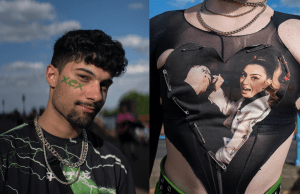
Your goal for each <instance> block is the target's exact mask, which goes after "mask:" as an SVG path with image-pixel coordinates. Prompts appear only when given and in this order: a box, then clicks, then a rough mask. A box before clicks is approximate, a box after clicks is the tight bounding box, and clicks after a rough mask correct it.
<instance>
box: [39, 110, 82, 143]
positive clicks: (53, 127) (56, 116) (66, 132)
mask: <svg viewBox="0 0 300 194" xmlns="http://www.w3.org/2000/svg"><path fill="white" fill-rule="evenodd" d="M38 123H39V124H40V126H41V127H42V128H43V129H44V130H45V131H47V132H48V133H50V134H52V135H54V136H57V137H60V138H66V139H68V138H74V137H77V136H78V135H79V134H80V133H81V131H82V129H79V128H78V127H73V126H72V125H71V124H70V123H69V122H68V121H67V120H66V119H65V117H63V116H62V115H61V114H60V113H58V112H56V111H54V110H53V111H51V110H50V109H49V108H48V107H47V108H46V110H45V112H44V113H43V114H42V116H40V118H39V119H38Z"/></svg>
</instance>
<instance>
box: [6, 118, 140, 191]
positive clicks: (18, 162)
mask: <svg viewBox="0 0 300 194" xmlns="http://www.w3.org/2000/svg"><path fill="white" fill-rule="evenodd" d="M35 133H36V132H35V129H34V125H33V122H29V123H28V124H24V125H21V126H19V127H16V128H14V129H12V130H9V131H8V132H6V133H3V134H1V135H0V166H1V167H0V172H1V174H0V176H1V178H0V193H16V191H18V193H19V194H23V193H24V194H29V193H43V194H51V193H53V194H60V193H61V194H64V193H65V192H64V191H63V192H61V190H60V184H61V183H59V182H58V181H57V180H55V179H53V176H52V175H51V173H50V172H48V171H47V167H46V163H45V159H44V153H43V150H42V147H41V145H40V143H39V141H38V139H37V138H36V136H35ZM43 133H44V136H45V138H46V139H47V141H48V142H49V143H50V144H51V146H52V147H53V148H54V149H55V150H56V151H57V152H58V153H59V154H60V155H61V157H62V158H63V159H67V160H68V161H69V162H72V163H73V162H77V161H78V159H79V156H80V153H81V147H82V136H81V135H80V136H78V137H76V138H73V139H63V138H58V137H56V136H53V135H51V134H49V133H47V132H46V131H44V130H43ZM87 135H88V143H89V150H88V154H87V158H86V161H85V162H84V164H83V165H82V166H81V169H80V170H81V171H80V176H79V180H78V181H76V182H75V183H73V184H72V185H70V187H71V189H72V191H73V193H74V194H79V193H80V194H81V193H90V192H92V193H122V194H127V193H135V186H134V182H133V177H132V172H131V168H130V165H129V163H128V161H127V159H126V158H125V156H123V154H122V153H121V152H120V151H119V150H118V149H116V148H115V147H114V146H112V145H111V144H110V143H108V142H106V141H103V140H102V139H101V138H100V137H98V136H97V135H95V134H94V133H92V132H91V131H89V130H87ZM59 168H60V169H61V170H60V171H61V172H63V173H64V176H65V178H66V180H67V181H69V182H70V181H72V180H75V175H76V173H77V168H69V167H66V166H64V165H63V164H61V163H60V165H59ZM54 170H55V169H54ZM58 170H59V169H58Z"/></svg>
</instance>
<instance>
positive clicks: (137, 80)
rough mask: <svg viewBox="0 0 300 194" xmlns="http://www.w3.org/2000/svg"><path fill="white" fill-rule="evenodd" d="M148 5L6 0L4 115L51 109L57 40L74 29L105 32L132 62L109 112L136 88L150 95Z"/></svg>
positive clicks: (0, 74)
mask: <svg viewBox="0 0 300 194" xmlns="http://www.w3.org/2000/svg"><path fill="white" fill-rule="evenodd" d="M148 20H149V3H148V0H93V1H83V0H76V1H74V0H41V1H35V0H13V1H11V0H4V1H3V0H1V1H0V26H1V27H0V50H1V54H0V56H1V63H0V90H1V92H0V103H1V104H0V107H1V109H0V111H1V113H2V110H3V106H2V100H3V99H4V100H5V107H4V108H5V112H9V111H12V110H14V109H15V108H17V109H18V110H19V111H21V112H22V111H23V104H22V94H25V96H26V102H25V105H26V106H25V109H26V112H27V113H28V112H29V111H30V109H31V108H32V107H33V106H34V107H36V108H39V107H40V106H44V107H46V106H47V102H48V96H49V85H48V83H47V82H46V79H45V72H46V67H47V65H48V64H49V63H50V61H51V58H52V54H53V46H54V43H55V41H56V40H57V39H58V38H59V37H61V36H62V35H63V34H64V33H65V32H66V31H69V30H73V29H100V30H103V31H104V32H105V33H107V34H108V35H110V36H112V37H113V39H117V40H119V41H121V42H122V43H123V45H124V48H125V51H126V57H127V59H128V61H129V65H128V68H127V72H126V73H125V74H124V76H122V77H120V78H114V84H113V85H112V86H111V88H110V89H109V92H108V98H107V101H106V104H105V107H106V108H114V107H115V106H116V105H117V104H118V100H119V98H120V96H122V95H123V94H124V93H125V92H127V91H128V90H131V89H134V90H137V91H139V92H141V93H148V91H149V70H148V69H149V68H148V66H149V65H148V60H149V59H148V55H149V49H148V48H149V38H148V37H149V22H148Z"/></svg>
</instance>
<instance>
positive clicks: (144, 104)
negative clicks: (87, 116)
mask: <svg viewBox="0 0 300 194" xmlns="http://www.w3.org/2000/svg"><path fill="white" fill-rule="evenodd" d="M121 102H125V103H127V104H128V106H134V107H132V108H129V109H135V111H136V114H137V116H140V115H149V94H142V93H139V92H137V91H135V90H131V91H129V92H127V93H125V94H124V95H123V96H122V97H121V98H120V100H119V104H120V103H121ZM119 112H120V107H119V106H117V107H116V108H114V109H102V110H101V111H100V114H101V115H103V116H105V117H108V116H116V115H117V114H118V113H119Z"/></svg>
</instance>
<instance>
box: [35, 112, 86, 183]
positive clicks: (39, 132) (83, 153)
mask: <svg viewBox="0 0 300 194" xmlns="http://www.w3.org/2000/svg"><path fill="white" fill-rule="evenodd" d="M34 125H35V130H36V133H37V135H38V137H39V138H40V140H41V141H42V142H43V151H44V157H45V162H46V165H47V168H48V170H49V171H50V172H51V173H52V175H53V177H54V178H55V179H56V180H57V181H58V182H60V183H62V184H64V185H71V184H73V183H75V182H76V181H77V180H78V178H79V174H80V166H81V165H82V164H83V163H84V161H85V159H86V156H87V152H88V139H87V134H86V131H85V129H82V132H83V135H84V139H83V140H82V149H81V154H80V158H79V161H78V162H76V163H69V162H68V161H67V160H65V159H62V157H61V156H60V155H59V154H58V152H57V151H56V150H55V149H54V148H53V147H52V146H51V145H50V144H49V142H48V141H47V140H46V139H45V138H44V134H43V131H42V128H41V126H40V125H39V123H38V122H37V117H36V118H35V119H34ZM46 147H47V149H48V150H49V151H50V152H51V153H52V154H53V155H54V156H55V157H57V159H58V160H59V161H60V162H61V163H63V164H64V165H66V166H69V167H75V168H78V172H77V175H76V178H75V180H74V181H72V182H64V181H62V180H60V179H59V178H58V177H57V176H56V175H55V174H54V172H53V171H52V169H51V167H50V165H49V163H48V160H47V156H46Z"/></svg>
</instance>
